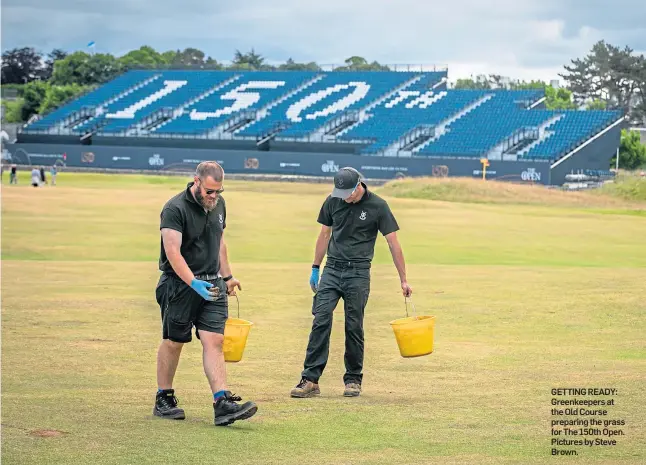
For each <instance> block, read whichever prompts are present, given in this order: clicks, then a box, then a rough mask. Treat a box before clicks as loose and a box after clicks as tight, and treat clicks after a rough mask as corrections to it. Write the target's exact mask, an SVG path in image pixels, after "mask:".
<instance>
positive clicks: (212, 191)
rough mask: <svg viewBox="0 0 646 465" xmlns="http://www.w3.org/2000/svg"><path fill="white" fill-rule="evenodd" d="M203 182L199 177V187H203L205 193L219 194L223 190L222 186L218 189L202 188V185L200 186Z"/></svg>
mask: <svg viewBox="0 0 646 465" xmlns="http://www.w3.org/2000/svg"><path fill="white" fill-rule="evenodd" d="M203 183H204V181H202V180H201V179H200V187H202V189H204V193H205V194H206V195H213V194H218V195H220V194H221V193H222V192H224V187H221V188H220V189H206V188H204V186H202V184H203Z"/></svg>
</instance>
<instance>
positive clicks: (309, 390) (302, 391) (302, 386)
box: [291, 378, 321, 398]
mask: <svg viewBox="0 0 646 465" xmlns="http://www.w3.org/2000/svg"><path fill="white" fill-rule="evenodd" d="M319 394H321V390H320V389H319V385H318V384H317V383H313V382H312V381H309V380H308V379H307V378H303V379H301V381H300V382H299V383H298V384H297V385H296V387H294V389H292V392H291V396H292V397H299V398H304V397H314V396H318V395H319Z"/></svg>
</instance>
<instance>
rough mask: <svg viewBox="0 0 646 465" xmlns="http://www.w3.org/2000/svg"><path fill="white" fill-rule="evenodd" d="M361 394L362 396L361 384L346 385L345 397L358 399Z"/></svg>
mask: <svg viewBox="0 0 646 465" xmlns="http://www.w3.org/2000/svg"><path fill="white" fill-rule="evenodd" d="M359 394H361V384H358V383H347V384H346V385H345V391H343V396H344V397H357V396H358V395H359Z"/></svg>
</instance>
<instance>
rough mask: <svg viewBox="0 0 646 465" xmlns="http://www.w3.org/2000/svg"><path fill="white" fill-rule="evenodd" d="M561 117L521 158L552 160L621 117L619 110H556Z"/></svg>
mask: <svg viewBox="0 0 646 465" xmlns="http://www.w3.org/2000/svg"><path fill="white" fill-rule="evenodd" d="M555 113H561V114H563V115H564V116H563V118H561V119H560V120H558V121H557V122H555V123H554V124H551V125H550V126H548V127H547V130H548V131H553V134H551V135H550V136H549V137H547V138H546V139H544V140H542V141H541V142H539V143H538V144H536V145H535V146H534V147H532V148H531V149H530V150H529V152H527V153H526V154H524V155H523V156H522V157H521V158H524V159H548V160H554V159H557V158H560V157H561V156H563V155H565V154H566V153H567V152H569V151H571V150H573V149H575V148H576V147H577V146H579V145H581V144H582V143H583V142H585V141H586V140H588V139H589V138H590V137H592V136H593V135H594V134H596V133H597V132H599V131H601V130H603V129H605V128H606V127H607V126H608V125H610V124H612V123H613V122H615V121H617V120H618V119H619V118H621V116H622V114H621V112H620V111H577V110H569V111H558V112H555Z"/></svg>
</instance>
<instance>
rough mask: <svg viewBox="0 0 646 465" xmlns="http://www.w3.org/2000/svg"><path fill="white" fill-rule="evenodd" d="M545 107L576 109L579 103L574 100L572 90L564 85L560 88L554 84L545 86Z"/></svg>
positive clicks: (550, 108)
mask: <svg viewBox="0 0 646 465" xmlns="http://www.w3.org/2000/svg"><path fill="white" fill-rule="evenodd" d="M545 108H547V109H548V110H575V109H576V108H577V104H576V103H575V102H573V101H572V92H571V91H569V90H568V89H564V88H563V87H561V88H559V89H558V90H557V89H555V88H554V87H552V86H547V87H546V88H545Z"/></svg>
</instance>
